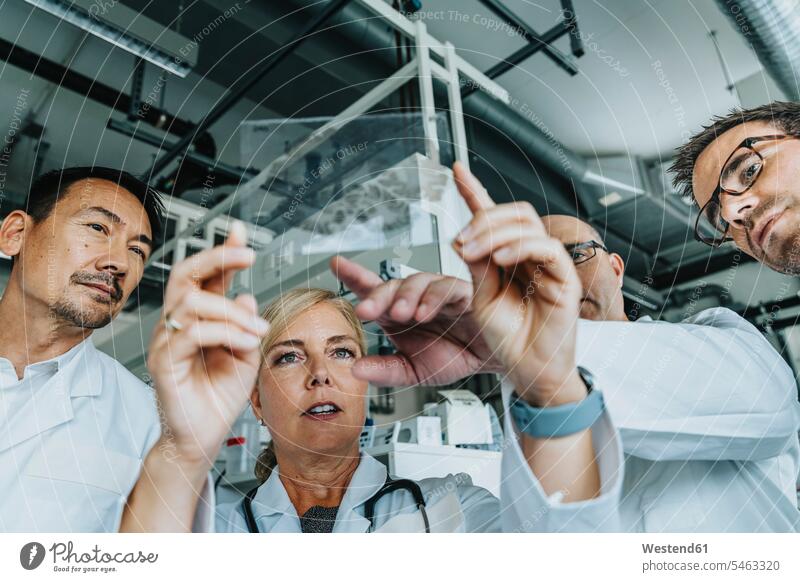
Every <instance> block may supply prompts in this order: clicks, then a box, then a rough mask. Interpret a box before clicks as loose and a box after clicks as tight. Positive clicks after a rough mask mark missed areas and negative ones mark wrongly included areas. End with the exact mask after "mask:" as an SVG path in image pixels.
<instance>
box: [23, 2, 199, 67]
mask: <svg viewBox="0 0 800 582" xmlns="http://www.w3.org/2000/svg"><path fill="white" fill-rule="evenodd" d="M25 1H26V2H27V3H28V4H31V5H33V6H35V7H37V8H40V9H42V10H44V11H45V12H49V13H50V14H52V15H53V16H56V17H58V18H60V19H61V20H63V21H64V22H68V23H70V24H72V25H74V26H77V27H78V28H80V29H82V30H85V31H86V32H88V33H90V34H93V35H94V36H96V37H98V38H102V39H103V40H105V41H106V42H110V43H111V44H113V45H114V46H118V47H120V48H121V49H124V50H126V51H128V52H129V53H132V54H134V55H136V56H137V57H139V58H142V59H144V60H146V61H147V62H149V63H153V64H154V65H155V66H157V67H160V68H162V69H164V70H165V71H169V72H170V73H172V74H174V75H178V76H179V77H185V76H186V75H188V74H189V71H191V70H192V68H193V67H194V66H195V65H197V50H196V49H197V47H196V45H195V43H194V42H193V41H192V40H190V39H188V38H186V37H185V36H182V35H180V34H178V33H177V32H175V31H174V30H170V29H169V28H166V27H164V26H163V25H161V24H159V23H158V22H156V21H155V20H151V19H150V18H147V17H146V16H143V15H141V14H139V13H138V12H137V11H135V10H133V9H132V8H129V7H127V6H125V5H124V4H121V3H120V2H105V3H100V2H97V0H69V1H68V0H25Z"/></svg>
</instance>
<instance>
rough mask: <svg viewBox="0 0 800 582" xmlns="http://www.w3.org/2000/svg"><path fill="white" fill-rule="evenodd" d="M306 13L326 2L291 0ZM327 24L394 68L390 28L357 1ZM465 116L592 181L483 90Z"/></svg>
mask: <svg viewBox="0 0 800 582" xmlns="http://www.w3.org/2000/svg"><path fill="white" fill-rule="evenodd" d="M292 4H294V5H296V6H298V7H300V6H302V7H303V8H304V10H303V13H304V14H309V16H311V15H314V14H317V13H319V12H321V11H322V10H323V9H324V7H325V4H322V3H320V2H318V1H316V0H313V1H309V0H293V2H292ZM329 26H330V27H331V28H332V29H336V30H337V31H338V32H340V33H341V34H343V35H344V36H346V37H347V38H348V39H349V40H350V41H351V42H353V43H354V44H356V46H359V47H361V48H362V50H365V51H369V54H370V55H373V56H375V57H378V58H380V59H382V60H383V61H384V62H385V64H386V65H387V66H389V67H392V68H396V66H397V63H396V60H395V59H396V47H395V43H396V39H395V36H394V33H393V32H392V30H391V28H390V27H388V26H386V25H385V24H383V23H379V22H378V21H377V20H376V18H375V14H374V13H373V12H371V11H370V10H369V9H367V8H366V7H364V6H362V5H360V4H359V3H357V2H351V3H350V4H348V5H347V6H345V7H344V8H342V9H341V10H340V11H339V12H338V13H337V14H336V15H334V16H333V17H332V18H331V19H330V21H329ZM463 107H464V117H466V118H468V119H469V118H473V119H475V120H477V121H479V122H482V123H485V124H486V125H487V126H488V127H492V128H494V129H495V130H497V131H498V132H500V133H501V134H503V135H505V136H507V138H508V139H510V140H511V141H513V142H514V143H515V144H516V145H517V146H518V147H519V148H520V149H521V150H522V151H524V152H525V154H526V155H527V156H528V157H529V158H530V159H532V160H534V161H536V162H540V163H542V164H543V165H545V166H547V168H548V169H550V170H552V171H553V172H555V173H556V174H558V175H560V176H563V177H565V178H566V179H568V180H570V181H572V182H573V183H581V182H584V181H587V178H589V181H591V179H590V178H591V176H587V165H586V160H585V159H584V158H583V157H582V156H580V155H578V154H576V153H575V152H573V151H572V150H570V149H568V148H567V147H566V146H564V145H563V144H561V143H560V142H559V141H558V140H557V139H556V138H555V136H554V135H553V134H552V132H551V131H550V130H549V129H548V127H547V125H546V124H545V123H544V121H543V120H541V119H538V118H534V119H531V118H529V117H526V116H523V115H521V114H520V113H518V112H517V111H515V110H514V109H513V108H512V107H510V106H509V105H506V104H505V103H502V102H500V101H498V100H497V99H495V98H493V97H492V96H491V95H487V94H486V93H485V92H484V91H474V92H472V93H471V94H469V96H467V97H466V98H465V99H464V102H463Z"/></svg>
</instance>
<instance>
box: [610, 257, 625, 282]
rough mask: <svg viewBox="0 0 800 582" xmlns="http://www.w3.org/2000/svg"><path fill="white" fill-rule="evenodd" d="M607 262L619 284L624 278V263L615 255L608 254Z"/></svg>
mask: <svg viewBox="0 0 800 582" xmlns="http://www.w3.org/2000/svg"><path fill="white" fill-rule="evenodd" d="M608 261H609V262H610V263H611V268H612V269H614V273H616V275H617V279H619V281H620V283H621V282H622V278H623V277H624V276H625V261H623V260H622V257H620V256H619V255H618V254H617V253H609V255H608Z"/></svg>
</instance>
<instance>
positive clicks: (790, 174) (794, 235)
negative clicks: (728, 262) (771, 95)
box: [671, 102, 800, 275]
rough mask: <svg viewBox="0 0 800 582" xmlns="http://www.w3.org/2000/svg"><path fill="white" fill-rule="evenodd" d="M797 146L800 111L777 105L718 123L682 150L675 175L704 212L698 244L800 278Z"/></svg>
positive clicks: (799, 150)
mask: <svg viewBox="0 0 800 582" xmlns="http://www.w3.org/2000/svg"><path fill="white" fill-rule="evenodd" d="M798 138H800V103H789V102H775V103H769V104H767V105H761V106H758V107H753V108H751V109H745V110H737V111H733V112H732V113H730V114H729V115H726V116H723V117H715V118H714V119H713V120H712V122H711V124H710V125H708V126H706V127H704V128H703V130H702V131H700V132H699V133H698V134H697V135H695V136H694V137H692V138H691V139H690V140H689V141H688V142H687V143H686V144H685V145H683V146H681V147H680V148H679V149H678V154H677V156H676V158H675V162H674V163H673V165H672V168H671V171H673V172H674V173H675V178H674V182H673V183H674V185H675V187H676V188H678V189H679V190H680V191H681V192H682V193H683V194H684V195H685V196H687V197H688V198H690V199H693V200H694V202H696V203H697V205H698V207H699V208H700V213H699V216H698V218H697V222H696V224H695V236H696V238H697V239H698V240H700V241H702V242H704V243H706V244H708V245H710V246H712V247H718V246H720V245H722V244H723V243H725V242H728V241H732V242H733V243H734V244H735V245H736V246H737V247H738V248H740V249H741V250H742V251H744V252H745V253H747V254H748V255H750V256H752V257H753V258H754V259H756V260H757V261H759V262H761V263H764V264H765V265H767V266H768V267H770V268H772V269H774V270H776V271H780V272H781V273H786V274H789V275H797V274H800V228H798V226H800V188H798V187H797V184H798V174H799V173H800V139H798Z"/></svg>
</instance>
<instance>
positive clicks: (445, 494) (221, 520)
mask: <svg viewBox="0 0 800 582" xmlns="http://www.w3.org/2000/svg"><path fill="white" fill-rule="evenodd" d="M510 391H511V387H510V386H509V387H507V392H510ZM506 416H508V415H506ZM506 430H508V428H507V429H506ZM509 434H512V435H513V434H514V433H513V432H512V433H509ZM593 438H594V443H595V450H596V451H598V462H599V464H600V473H601V481H602V488H603V494H602V495H601V496H600V497H598V498H597V499H593V500H590V501H586V502H582V503H569V504H561V503H560V499H559V498H558V496H553V497H552V498H548V497H547V496H546V495H544V493H543V491H542V490H541V487H540V486H539V485H538V481H537V480H536V478H535V477H534V476H533V473H532V472H531V470H530V467H529V466H528V464H527V461H525V460H524V458H522V457H521V456H512V457H511V458H510V459H508V460H506V459H505V457H504V460H503V463H502V475H501V478H502V481H503V483H504V484H508V487H509V489H510V490H511V491H512V494H513V492H515V491H523V490H524V499H523V500H522V501H523V502H524V505H525V508H526V511H530V512H531V513H530V514H525V515H523V517H522V519H519V517H518V516H517V515H516V514H514V513H513V511H512V512H510V514H509V515H508V516H507V517H506V516H505V515H504V514H505V513H506V512H508V508H507V507H506V506H507V505H508V503H506V502H505V501H504V503H503V504H501V502H500V500H498V499H497V498H496V497H495V496H493V495H492V494H491V493H489V492H488V491H487V490H486V489H483V488H481V487H477V486H475V485H473V484H472V479H471V478H470V477H469V476H468V475H466V474H464V473H459V474H458V475H447V476H446V477H442V478H430V479H422V480H421V481H418V482H417V483H418V485H419V486H420V489H421V491H422V494H423V497H424V498H425V500H426V511H427V513H428V519H429V522H430V529H431V532H432V533H445V532H499V531H504V530H505V531H522V530H523V529H524V528H525V525H526V523H527V522H528V520H529V519H532V518H533V516H535V515H549V517H548V520H547V522H548V527H551V528H553V529H564V528H570V527H573V526H574V525H575V524H580V523H582V524H586V525H585V526H584V527H588V524H592V528H591V529H592V530H596V529H597V527H596V526H595V525H594V524H595V522H596V521H600V517H601V516H602V517H604V518H605V523H606V527H608V528H609V529H615V528H616V527H618V523H617V519H616V517H617V513H616V508H617V499H618V496H619V491H620V485H621V484H620V481H619V478H618V475H619V473H620V470H619V469H620V465H621V463H622V459H621V455H622V453H621V446H620V444H619V438H618V435H616V433H615V432H614V430H613V428H612V427H611V423H610V420H609V418H608V416H607V415H604V416H603V417H602V418H601V419H600V420H598V421H597V423H596V424H595V426H594V427H593ZM509 447H510V445H509V443H508V442H506V444H505V447H504V448H505V449H506V450H507V449H509ZM517 449H519V447H518V446H517ZM385 481H386V467H385V466H384V465H383V464H382V463H380V462H379V461H377V460H376V459H374V458H373V457H371V456H370V455H368V454H366V453H362V455H361V461H360V463H359V465H358V468H357V469H356V471H355V473H353V477H352V479H351V481H350V484H349V485H348V488H347V491H346V492H345V495H344V497H343V498H342V502H341V505H340V506H339V510H338V512H337V515H336V523H335V525H334V529H333V531H334V533H341V532H350V533H364V532H367V531H368V530H369V527H370V524H369V521H368V520H367V519H366V518H365V517H364V503H365V502H366V501H367V500H368V499H369V498H370V497H372V495H374V494H375V493H376V492H377V491H378V490H379V489H380V488H381V486H382V485H383V484H384V483H385ZM531 484H534V487H533V488H532V489H531V487H530V485H531ZM512 509H513V508H512ZM252 510H253V515H254V517H255V520H256V523H257V524H258V527H259V531H260V532H262V533H274V532H283V533H299V532H300V531H301V528H300V518H299V517H298V516H297V511H296V510H295V508H294V506H293V505H292V503H291V501H290V500H289V496H288V494H287V493H286V489H285V488H284V487H283V484H282V483H281V480H280V477H279V475H278V471H273V472H272V474H271V475H270V477H269V479H267V481H266V482H265V483H264V484H263V485H261V487H259V489H258V492H257V493H256V495H255V497H254V498H253V502H252ZM216 521H217V524H216V527H217V531H219V532H246V531H247V525H246V523H245V519H244V513H243V510H242V504H241V501H237V502H236V503H228V504H223V505H220V507H219V509H218V511H217V520H216ZM375 531H376V532H378V533H384V532H422V531H425V530H424V522H423V519H422V516H421V514H420V512H419V510H418V509H417V507H416V505H415V504H414V499H413V497H412V495H411V494H410V493H409V492H408V491H406V490H397V491H393V492H391V493H388V494H386V495H385V496H383V497H382V498H381V499H380V501H378V503H377V504H376V506H375Z"/></svg>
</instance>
